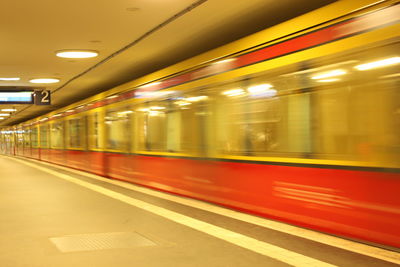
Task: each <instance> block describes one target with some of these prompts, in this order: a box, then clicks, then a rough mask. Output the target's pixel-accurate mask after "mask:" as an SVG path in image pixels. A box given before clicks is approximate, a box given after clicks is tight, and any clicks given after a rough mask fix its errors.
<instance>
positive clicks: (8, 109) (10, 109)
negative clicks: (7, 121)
mask: <svg viewBox="0 0 400 267" xmlns="http://www.w3.org/2000/svg"><path fill="white" fill-rule="evenodd" d="M1 111H5V112H13V111H17V110H16V109H15V108H3V109H2V110H1Z"/></svg>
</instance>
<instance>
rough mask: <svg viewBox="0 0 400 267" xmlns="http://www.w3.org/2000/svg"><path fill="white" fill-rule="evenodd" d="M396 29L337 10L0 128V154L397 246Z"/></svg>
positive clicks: (393, 22) (371, 9) (359, 6)
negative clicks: (34, 160)
mask: <svg viewBox="0 0 400 267" xmlns="http://www.w3.org/2000/svg"><path fill="white" fill-rule="evenodd" d="M399 18H400V5H399V2H398V1H391V0H388V1H375V0H362V1H359V0H339V1H336V2H334V3H332V4H329V5H327V6H324V7H322V8H319V9H317V10H314V11H311V12H309V13H307V14H303V15H301V16H299V17H296V18H293V19H291V20H289V21H286V22H284V23H281V24H278V25H276V26H273V27H270V28H268V29H265V30H263V31H261V32H258V33H255V34H253V35H250V36H247V37H245V38H242V39H240V40H237V41H235V42H233V43H230V44H227V45H224V46H222V47H219V48H216V49H214V50H211V51H208V52H206V53H203V54H201V55H198V56H195V57H193V58H190V59H187V60H185V61H182V62H180V63H177V64H175V65H172V66H170V67H167V68H164V69H162V70H160V71H157V72H155V73H151V74H149V75H146V76H144V77H141V78H138V79H135V80H133V81H131V82H128V83H125V84H122V85H120V86H117V87H116V88H112V89H110V90H108V91H106V92H103V93H100V94H97V95H95V96H92V97H89V98H87V99H85V100H82V101H79V102H77V103H74V104H71V105H69V106H66V107H64V108H61V109H59V110H56V111H53V112H51V113H48V114H45V115H43V116H40V117H37V118H34V119H31V120H29V121H25V122H22V123H19V124H18V125H13V126H9V127H7V128H4V129H2V131H1V135H0V150H1V152H2V153H3V154H11V155H17V156H21V157H27V158H32V159H37V160H41V161H45V162H50V163H54V164H59V165H63V166H67V167H71V168H74V169H79V170H83V171H86V172H90V173H94V174H97V175H101V176H104V177H109V178H110V179H118V180H123V181H127V182H130V183H135V184H139V185H142V186H146V187H150V188H154V189H158V190H162V191H166V192H170V193H173V194H178V195H182V196H186V197H191V198H195V199H199V200H203V201H207V202H211V203H215V204H218V205H222V206H225V207H229V208H232V209H236V210H240V211H243V212H247V213H251V214H255V215H258V216H262V217H266V218H270V219H274V220H279V221H283V222H286V223H290V224H294V225H298V226H301V227H305V228H309V229H314V230H317V231H321V232H325V233H329V234H333V235H337V236H342V237H345V238H350V239H353V240H358V241H360V242H367V243H370V244H374V245H378V246H384V247H389V248H396V249H398V248H399V247H400V198H399V194H400V175H399V170H400V101H399V100H400V88H399V85H400V80H399V78H400V75H399V64H400V52H399V51H400V46H399V32H400V25H399Z"/></svg>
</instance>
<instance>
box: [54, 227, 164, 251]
mask: <svg viewBox="0 0 400 267" xmlns="http://www.w3.org/2000/svg"><path fill="white" fill-rule="evenodd" d="M50 241H51V242H52V243H53V244H54V245H55V246H56V247H57V248H58V249H59V250H60V251H61V252H74V251H92V250H104V249H116V248H137V247H148V246H156V245H157V244H156V243H154V242H153V241H151V240H149V239H147V238H145V237H143V236H142V235H140V234H138V233H135V232H127V233H126V232H121V233H96V234H80V235H67V236H61V237H52V238H50Z"/></svg>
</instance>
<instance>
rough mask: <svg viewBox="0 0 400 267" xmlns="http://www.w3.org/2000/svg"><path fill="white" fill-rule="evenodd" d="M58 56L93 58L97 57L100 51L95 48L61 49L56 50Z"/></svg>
mask: <svg viewBox="0 0 400 267" xmlns="http://www.w3.org/2000/svg"><path fill="white" fill-rule="evenodd" d="M56 55H57V56H58V57H63V58H91V57H97V56H98V55H99V52H97V51H94V50H78V49H77V50H60V51H56Z"/></svg>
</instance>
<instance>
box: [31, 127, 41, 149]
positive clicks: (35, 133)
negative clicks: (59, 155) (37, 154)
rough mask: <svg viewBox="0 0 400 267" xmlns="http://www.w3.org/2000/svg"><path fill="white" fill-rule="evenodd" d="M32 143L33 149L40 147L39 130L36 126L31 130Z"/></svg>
mask: <svg viewBox="0 0 400 267" xmlns="http://www.w3.org/2000/svg"><path fill="white" fill-rule="evenodd" d="M31 142H32V147H34V148H37V147H39V144H38V130H37V127H36V126H33V127H32V129H31Z"/></svg>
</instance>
